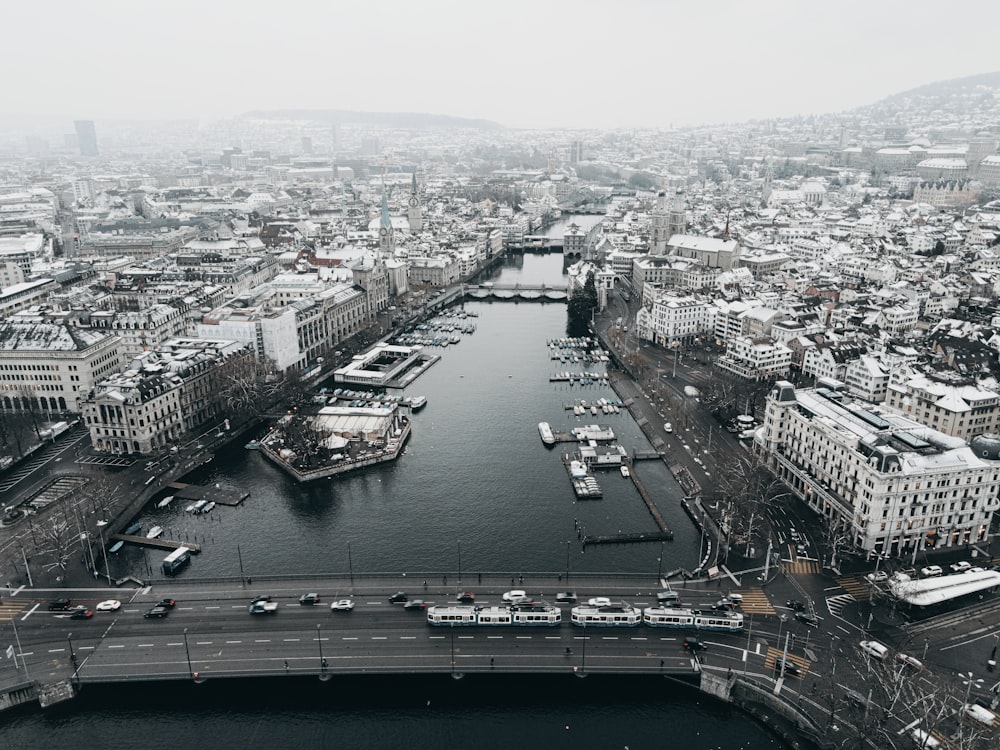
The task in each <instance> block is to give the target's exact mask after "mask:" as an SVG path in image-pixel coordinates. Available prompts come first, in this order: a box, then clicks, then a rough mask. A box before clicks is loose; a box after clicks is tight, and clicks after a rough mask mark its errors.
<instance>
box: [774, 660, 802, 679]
mask: <svg viewBox="0 0 1000 750" xmlns="http://www.w3.org/2000/svg"><path fill="white" fill-rule="evenodd" d="M782 666H783V667H784V673H785V674H790V675H795V676H796V677H797V676H799V675H800V674H802V670H801V669H800V668H799V665H798V664H796V663H795V662H793V661H792V660H791V659H785V658H783V657H781V656H779V657H778V658H777V659H775V660H774V671H775V672H781V671H782Z"/></svg>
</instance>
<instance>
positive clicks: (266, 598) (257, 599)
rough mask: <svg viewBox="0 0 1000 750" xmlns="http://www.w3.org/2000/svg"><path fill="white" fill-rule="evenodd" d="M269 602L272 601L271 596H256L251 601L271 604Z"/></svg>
mask: <svg viewBox="0 0 1000 750" xmlns="http://www.w3.org/2000/svg"><path fill="white" fill-rule="evenodd" d="M269 601H271V595H270V594H261V595H260V596H255V597H254V598H253V599H251V600H250V603H251V604H256V603H257V602H269Z"/></svg>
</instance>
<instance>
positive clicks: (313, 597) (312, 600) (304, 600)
mask: <svg viewBox="0 0 1000 750" xmlns="http://www.w3.org/2000/svg"><path fill="white" fill-rule="evenodd" d="M299 604H319V594H317V593H316V592H315V591H310V592H309V593H308V594H303V595H302V596H300V597H299Z"/></svg>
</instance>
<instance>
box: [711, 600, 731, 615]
mask: <svg viewBox="0 0 1000 750" xmlns="http://www.w3.org/2000/svg"><path fill="white" fill-rule="evenodd" d="M712 609H714V610H715V611H716V612H732V611H733V603H732V602H731V601H729V600H728V599H719V601H717V602H716V603H715V604H713V605H712Z"/></svg>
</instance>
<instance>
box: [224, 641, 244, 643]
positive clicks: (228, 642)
mask: <svg viewBox="0 0 1000 750" xmlns="http://www.w3.org/2000/svg"><path fill="white" fill-rule="evenodd" d="M226 643H243V641H226Z"/></svg>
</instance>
